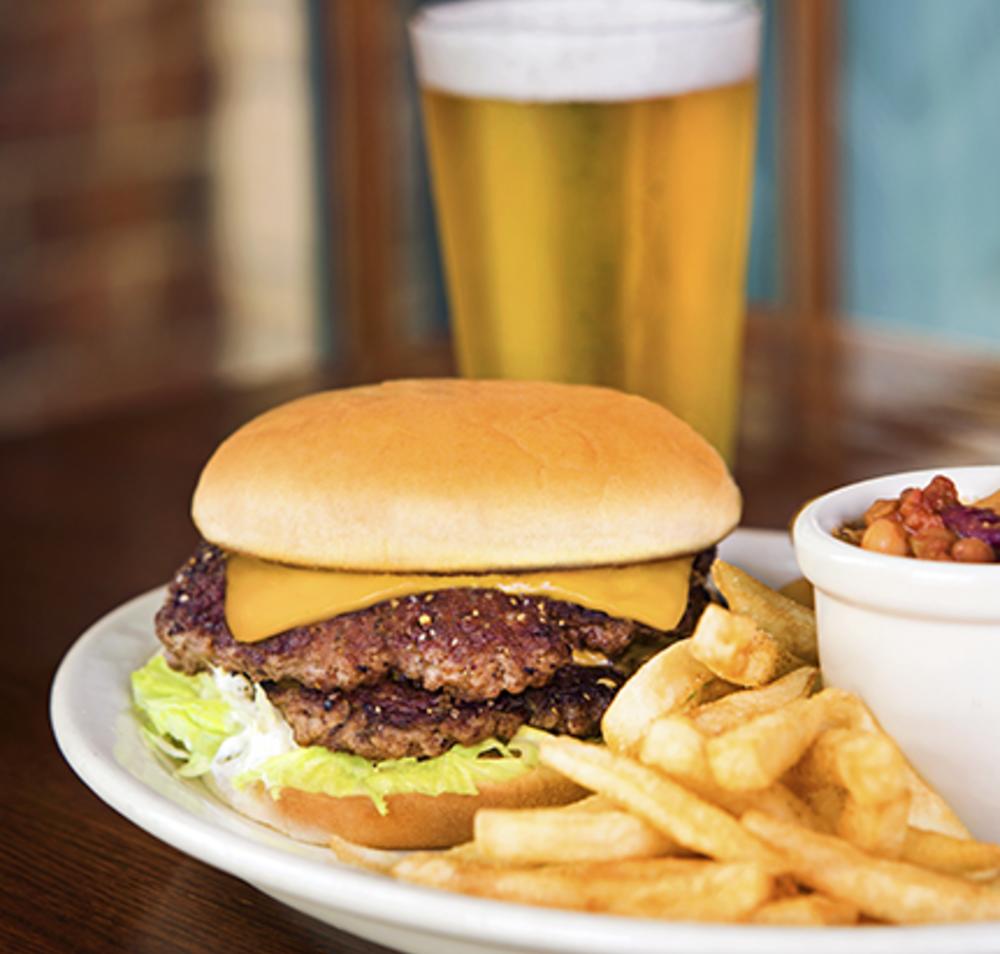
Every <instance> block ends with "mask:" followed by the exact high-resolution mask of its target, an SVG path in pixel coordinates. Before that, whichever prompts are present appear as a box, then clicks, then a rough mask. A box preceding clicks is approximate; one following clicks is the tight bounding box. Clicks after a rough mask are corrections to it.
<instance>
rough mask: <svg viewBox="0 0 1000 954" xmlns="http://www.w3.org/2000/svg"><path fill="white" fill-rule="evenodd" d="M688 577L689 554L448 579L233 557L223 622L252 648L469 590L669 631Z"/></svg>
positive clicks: (229, 563) (228, 567) (681, 603)
mask: <svg viewBox="0 0 1000 954" xmlns="http://www.w3.org/2000/svg"><path fill="white" fill-rule="evenodd" d="M690 575H691V557H681V558H679V559H674V560H658V561H655V562H650V563H636V564H632V565H631V566H621V567H598V568H588V569H583V570H541V571H537V572H533V573H521V574H517V575H514V574H504V573H499V574H492V573H490V574H485V573H484V574H478V573H477V574H462V575H458V576H448V575H438V574H434V575H419V574H417V575H411V574H399V573H348V572H342V571H337V570H310V569H304V568H300V567H290V566H282V565H280V564H277V563H268V562H267V561H265V560H257V559H254V558H252V557H246V556H238V555H235V554H234V555H231V556H230V557H229V559H228V560H227V563H226V621H227V622H228V624H229V630H230V632H231V633H232V634H233V636H234V637H235V638H236V639H237V640H238V641H239V642H241V643H255V642H259V641H260V640H262V639H267V638H268V637H269V636H274V635H276V634H277V633H282V632H284V631H285V630H286V629H292V628H294V627H296V626H307V625H309V624H310V623H318V622H320V621H321V620H324V619H329V618H330V617H332V616H339V615H340V614H341V613H349V612H352V611H353V610H359V609H365V608H366V607H369V606H374V605H375V604H376V603H381V602H382V601H383V600H388V599H393V598H396V599H398V598H400V597H404V596H411V595H413V594H414V593H430V592H433V591H434V590H447V589H454V588H460V587H469V588H477V589H479V588H485V589H495V590H501V591H502V592H504V593H510V594H512V595H516V596H544V597H546V598H548V599H552V600H565V601H566V602H569V603H577V604H579V605H580V606H585V607H587V608H588V609H593V610H600V611H601V612H603V613H607V614H608V615H609V616H617V617H622V618H625V619H634V620H638V621H639V622H640V623H645V624H646V625H647V626H652V627H653V628H654V629H663V630H670V629H673V628H674V627H675V626H676V625H677V623H678V622H680V618H681V616H682V615H683V614H684V607H685V606H686V605H687V597H688V580H689V578H690Z"/></svg>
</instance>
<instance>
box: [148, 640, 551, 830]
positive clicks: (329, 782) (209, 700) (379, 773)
mask: <svg viewBox="0 0 1000 954" xmlns="http://www.w3.org/2000/svg"><path fill="white" fill-rule="evenodd" d="M132 697H133V700H134V702H135V707H136V710H137V712H138V714H139V719H140V722H141V723H142V726H143V735H144V737H145V738H146V740H147V741H148V742H149V743H150V744H151V745H152V746H154V747H155V748H156V749H158V750H159V751H161V752H163V753H165V754H166V755H167V756H169V757H170V758H171V759H173V760H175V762H176V763H177V771H178V773H179V774H180V775H183V776H185V777H195V776H200V775H205V774H207V773H211V774H212V775H214V776H216V778H218V779H226V780H227V781H229V782H231V783H232V784H234V785H236V786H237V787H242V786H245V785H247V784H250V783H251V782H255V781H261V782H263V783H264V785H265V787H266V788H267V790H268V792H269V793H270V794H271V795H272V796H273V797H275V798H277V797H278V796H279V795H280V793H281V789H282V788H297V789H300V790H302V791H307V792H320V793H323V794H326V795H333V796H338V797H343V796H347V795H365V796H367V797H368V798H370V799H371V800H372V802H373V803H374V804H375V807H376V808H377V809H378V810H379V812H380V813H382V814H385V812H386V811H387V807H386V802H385V799H386V796H388V795H393V794H399V793H403V792H415V793H419V794H423V795H442V794H445V793H448V792H454V793H458V794H467V795H472V794H475V793H476V792H477V791H478V786H479V785H480V784H482V783H485V782H500V781H507V780H508V779H512V778H516V777H517V776H518V775H521V774H523V773H524V772H527V771H528V770H529V769H531V768H533V767H534V766H535V765H537V764H538V750H537V747H536V745H535V744H534V742H533V741H531V739H530V733H529V732H524V731H522V732H521V733H518V735H517V736H515V737H514V739H512V740H511V742H510V743H509V744H506V745H505V744H504V743H502V742H499V741H497V740H496V739H488V740H486V741H484V742H480V743H478V744H477V745H472V746H462V745H456V746H453V747H452V748H451V749H449V750H448V751H447V752H446V753H445V754H444V755H440V756H438V757H437V758H433V759H415V758H404V759H389V760H386V761H383V762H371V761H369V760H368V759H365V758H362V757H361V756H358V755H350V754H348V753H346V752H331V751H330V750H329V749H325V748H322V747H321V746H310V747H309V748H302V747H300V746H298V745H296V743H295V741H294V739H293V738H292V733H291V730H290V728H289V727H288V725H287V723H285V721H284V719H283V718H282V717H281V715H280V713H279V712H278V710H277V709H275V708H274V707H273V706H272V705H271V703H270V701H269V700H268V698H267V695H266V694H265V693H264V692H263V690H261V689H260V687H259V686H257V687H255V686H253V685H252V684H251V683H250V682H249V680H247V679H245V678H244V677H242V676H235V675H231V674H229V673H225V672H222V671H221V670H214V671H213V673H212V674H211V675H209V674H208V673H199V674H198V675H195V676H186V675H184V674H183V673H178V672H174V670H172V669H171V668H170V667H169V666H168V665H167V664H166V662H165V660H164V659H163V657H162V656H155V657H154V658H153V659H152V660H150V662H148V663H147V664H146V665H145V666H143V668H142V669H139V670H137V671H136V672H134V673H133V674H132Z"/></svg>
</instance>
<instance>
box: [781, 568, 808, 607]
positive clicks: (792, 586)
mask: <svg viewBox="0 0 1000 954" xmlns="http://www.w3.org/2000/svg"><path fill="white" fill-rule="evenodd" d="M778 592H779V593H780V594H781V595H782V596H787V597H788V598H789V599H790V600H795V602H796V603H801V604H802V605H803V606H805V607H806V608H807V609H812V608H813V606H814V605H815V598H814V594H813V585H812V583H810V582H809V581H808V580H807V579H806V578H805V577H804V576H800V577H798V578H797V579H794V580H789V581H788V582H787V583H786V584H785V585H784V586H782V587H779V588H778Z"/></svg>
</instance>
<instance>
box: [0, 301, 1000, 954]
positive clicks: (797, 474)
mask: <svg viewBox="0 0 1000 954" xmlns="http://www.w3.org/2000/svg"><path fill="white" fill-rule="evenodd" d="M795 327H796V325H795V324H794V323H792V322H789V321H787V320H782V319H780V318H778V317H771V318H768V317H766V316H763V317H761V316H758V317H757V318H756V319H755V320H754V321H753V322H752V323H751V327H750V334H749V345H748V360H747V369H746V379H747V387H746V400H745V407H744V412H745V413H744V429H743V435H744V439H743V442H742V446H741V448H740V453H739V461H738V466H737V469H736V470H737V478H738V480H739V481H740V483H741V485H742V487H743V490H744V494H745V498H746V515H745V523H746V524H748V525H751V526H767V527H783V526H785V525H786V524H787V521H788V520H789V518H790V517H791V515H792V514H793V512H794V511H795V509H796V507H797V505H798V504H799V503H800V502H801V501H802V500H804V499H806V498H808V497H810V496H812V495H815V494H817V493H820V492H822V491H823V490H826V489H828V488H830V487H833V486H835V485H836V484H839V483H842V482H844V481H847V480H851V479H855V478H858V477H862V476H866V475H870V474H875V473H879V472H887V471H892V470H899V469H903V468H907V467H918V466H945V465H955V464H960V463H976V462H980V463H986V462H991V463H996V462H997V461H998V460H1000V359H998V360H992V361H991V360H986V359H982V360H975V361H972V360H967V359H962V358H959V357H954V356H952V357H949V356H948V355H945V354H941V353H935V352H928V351H918V350H914V349H904V348H901V347H900V346H899V345H898V344H894V343H892V342H879V341H875V340H871V339H867V338H865V339H863V338H860V337H858V336H856V335H852V334H849V333H839V334H837V335H836V336H832V337H826V338H822V339H818V338H800V337H798V336H796V335H795V334H792V333H791V332H792V330H793V329H794V328H795ZM447 367H448V359H447V351H446V349H445V348H444V347H438V348H434V349H431V350H430V351H428V352H425V353H421V354H419V355H414V356H413V358H412V360H411V359H408V362H407V364H406V366H405V367H402V368H398V369H394V370H396V371H413V372H428V371H435V370H436V371H439V372H443V371H446V370H447ZM357 376H358V375H356V374H355V375H351V374H349V373H346V372H345V371H344V370H343V369H332V370H330V371H328V372H326V373H324V374H323V375H320V376H318V377H317V378H316V379H312V380H302V381H295V382H291V383H289V384H287V385H285V386H282V387H269V388H263V389H258V390H254V391H246V392H236V391H222V390H219V391H216V392H213V393H205V394H198V395H192V396H190V397H189V398H187V399H185V400H182V401H175V402H173V403H170V404H169V405H163V406H157V407H153V406H150V407H143V408H136V409H131V410H128V411H119V412H116V413H114V414H108V415H106V416H104V417H101V418H98V419H93V420H88V421H84V422H80V423H77V424H74V425H73V426H70V427H63V428H59V429H57V430H51V431H48V432H45V433H42V434H38V435H35V436H30V437H24V438H18V439H11V440H7V441H6V442H3V443H2V444H0V459H2V461H3V466H2V467H0V515H2V527H3V531H4V540H3V544H4V546H3V563H4V566H3V574H2V580H3V602H2V606H3V611H4V612H3V626H4V639H3V649H4V661H5V670H6V672H5V678H4V679H3V683H2V684H3V699H2V709H0V711H2V721H0V743H2V748H0V778H2V779H3V786H2V792H3V798H2V800H0V805H2V806H3V827H2V831H0V857H2V859H3V862H2V865H0V949H2V950H5V951H6V950H10V951H31V952H71V951H72V952H76V954H84V952H97V951H116V952H117V951H142V952H158V951H162V952H176V951H198V952H201V951H216V950H219V951H222V950H230V951H234V950H245V951H253V952H254V954H272V952H283V951H292V950H318V951H365V952H373V951H378V950H380V948H378V947H377V946H376V945H373V944H369V943H367V942H365V941H361V940H359V939H356V938H353V937H350V936H348V935H345V934H342V933H339V932H337V931H335V930H333V929H331V928H328V927H325V926H323V925H320V924H319V923H317V922H314V921H312V920H310V919H309V918H307V917H304V916H302V915H299V914H296V913H294V912H292V911H291V910H289V909H286V908H284V907H282V906H281V905H279V904H277V903H275V902H274V901H272V900H270V899H269V898H267V897H265V896H263V895H261V894H259V893H258V892H257V891H255V890H254V889H252V888H250V887H248V886H247V885H245V884H243V883H241V882H239V881H237V880H235V879H233V878H231V877H228V876H227V875H224V874H220V873H219V872H217V871H215V870H213V869H210V868H207V867H205V866H204V865H202V864H200V863H198V862H196V861H193V860H191V859H189V858H187V857H186V856H184V855H181V854H179V853H178V852H176V851H174V850H173V849H172V848H170V847H168V846H166V845H164V844H161V843H160V842H158V841H156V840H155V839H153V838H151V837H150V836H148V835H147V834H145V833H144V832H143V831H141V830H140V829H138V828H136V827H134V826H133V825H131V824H130V823H128V822H126V821H125V820H124V819H123V818H121V817H119V816H118V815H116V814H115V813H114V812H113V811H111V810H110V809H109V808H107V807H105V806H104V805H103V803H101V802H100V801H99V800H98V799H97V798H96V797H95V796H93V795H92V794H91V793H90V792H89V791H88V790H87V789H86V788H85V787H84V786H83V785H82V784H81V783H80V782H79V781H78V780H77V779H76V778H75V776H74V775H73V774H72V772H71V771H70V769H69V768H68V767H67V766H66V765H65V763H64V762H63V761H62V759H61V758H60V757H59V754H58V752H57V750H56V747H55V744H54V742H53V740H52V736H51V732H50V729H49V724H48V714H47V709H46V703H47V696H48V689H49V684H50V682H51V679H52V675H53V673H54V670H55V668H56V666H57V664H58V662H59V660H60V658H61V657H62V655H63V654H64V653H65V652H66V650H67V649H68V648H69V647H70V645H71V644H72V643H73V641H74V640H75V639H76V637H77V636H78V635H79V633H80V632H81V631H82V630H83V629H84V628H85V627H86V626H87V625H88V624H89V623H91V622H93V620H95V619H96V618H97V617H98V616H100V615H101V614H103V613H104V612H105V611H107V610H108V609H110V608H111V607H113V606H115V605H117V604H118V603H120V602H122V601H123V600H125V599H126V598H127V597H130V596H132V595H134V594H135V593H138V592H140V591H143V590H146V589H148V588H149V587H151V586H154V585H156V584H158V583H160V582H161V581H164V580H166V579H167V578H168V577H169V576H170V574H171V573H172V571H173V570H174V568H175V567H176V566H177V565H178V564H179V563H180V562H181V561H182V560H183V559H184V558H185V557H186V555H187V554H188V552H189V551H190V550H191V548H192V547H193V545H194V543H195V532H194V530H193V528H192V527H191V525H190V523H189V520H188V516H187V511H188V501H189V497H190V494H191V491H192V488H193V485H194V481H195V478H196V476H197V474H198V471H199V469H200V467H201V465H202V464H203V462H204V461H205V459H206V458H207V456H208V455H209V453H210V452H211V450H212V449H213V448H214V446H215V445H216V443H217V442H218V441H219V440H220V439H221V438H222V437H223V436H224V435H225V434H226V433H228V432H229V431H230V430H232V429H233V428H234V427H235V426H236V425H237V424H239V423H240V422H242V421H244V420H245V419H247V418H248V417H250V416H252V415H253V414H255V413H257V412H258V411H260V410H262V409H263V408H265V407H267V406H269V405H271V404H273V403H276V402H278V401H281V400H284V399H286V398H288V397H291V396H293V395H295V394H298V393H301V392H303V391H306V390H310V389H313V388H315V387H317V386H319V385H321V384H322V385H333V384H342V383H346V382H349V381H351V380H353V379H354V378H356V377H357Z"/></svg>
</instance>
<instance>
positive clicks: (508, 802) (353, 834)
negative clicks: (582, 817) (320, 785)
mask: <svg viewBox="0 0 1000 954" xmlns="http://www.w3.org/2000/svg"><path fill="white" fill-rule="evenodd" d="M209 778H211V776H209ZM211 787H212V789H213V790H214V791H215V793H216V794H217V795H218V796H219V797H220V798H221V799H222V800H223V801H225V802H228V803H229V804H230V805H232V806H233V808H235V809H236V810H237V811H239V812H241V813H242V814H244V815H248V816H249V817H251V818H254V819H256V820H257V821H260V822H263V823H264V824H266V825H268V826H270V827H271V828H274V829H276V830H277V831H280V832H282V833H283V834H286V835H288V836H290V837H292V838H295V839H297V840H299V841H306V842H312V843H314V844H326V843H328V842H329V841H330V839H331V838H332V837H337V838H343V839H344V840H346V841H350V842H353V843H354V844H357V845H363V846H365V847H366V848H383V849H399V850H411V849H426V848H448V847H450V846H451V845H458V844H461V843H463V842H466V841H471V840H472V831H473V820H474V818H475V815H476V812H477V811H479V810H480V809H482V808H545V807H549V806H555V805H566V804H569V803H570V802H575V801H579V800H580V799H581V798H583V797H584V796H585V795H587V794H589V793H588V792H587V791H586V790H585V789H583V788H581V787H580V786H578V785H576V784H575V783H573V782H571V781H569V779H567V778H564V777H563V776H562V775H559V774H558V773H557V772H554V771H552V769H549V768H546V767H544V766H536V767H535V768H533V769H531V770H530V771H528V772H525V773H524V774H523V775H520V776H518V777H517V778H515V779H511V780H510V781H507V782H487V783H480V784H479V786H478V789H479V790H478V792H477V794H475V795H459V794H455V793H445V794H443V795H420V794H415V793H406V794H400V795H389V796H387V797H386V800H385V801H386V807H387V808H388V811H387V812H386V814H384V815H382V814H380V813H379V811H378V809H377V808H376V807H375V803H374V802H373V801H372V800H371V799H370V798H368V797H367V796H364V795H355V796H349V797H346V798H343V797H342V798H334V797H333V796H331V795H323V794H321V793H316V792H304V791H301V790H300V789H295V788H285V789H282V791H281V793H280V795H279V796H278V798H272V797H271V795H269V794H268V793H267V791H266V790H265V789H264V786H263V785H262V784H261V783H259V782H257V783H255V784H253V785H250V786H247V787H245V788H243V789H238V788H234V787H232V786H230V785H220V784H219V782H218V781H217V780H213V782H212V784H211Z"/></svg>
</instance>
